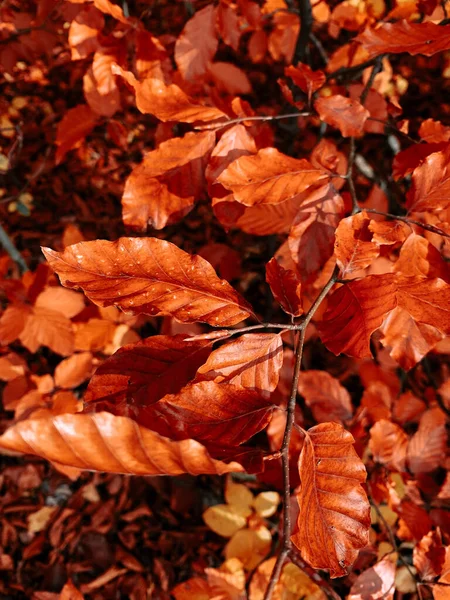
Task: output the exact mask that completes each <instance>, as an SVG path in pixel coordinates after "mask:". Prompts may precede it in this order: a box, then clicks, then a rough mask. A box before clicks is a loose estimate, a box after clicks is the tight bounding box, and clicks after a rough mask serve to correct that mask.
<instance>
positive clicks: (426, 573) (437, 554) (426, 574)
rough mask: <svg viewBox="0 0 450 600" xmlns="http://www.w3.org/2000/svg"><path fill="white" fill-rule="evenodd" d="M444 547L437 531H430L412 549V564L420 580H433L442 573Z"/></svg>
mask: <svg viewBox="0 0 450 600" xmlns="http://www.w3.org/2000/svg"><path fill="white" fill-rule="evenodd" d="M444 562H445V547H444V546H443V545H442V539H441V536H440V534H439V532H438V531H430V533H428V534H427V535H426V536H424V537H423V538H422V539H421V540H420V542H419V543H418V544H416V546H415V547H414V550H413V564H414V566H415V567H416V569H417V571H418V573H419V575H420V579H421V580H422V581H433V580H434V579H435V578H436V577H438V576H439V575H440V574H441V573H442V567H443V566H444Z"/></svg>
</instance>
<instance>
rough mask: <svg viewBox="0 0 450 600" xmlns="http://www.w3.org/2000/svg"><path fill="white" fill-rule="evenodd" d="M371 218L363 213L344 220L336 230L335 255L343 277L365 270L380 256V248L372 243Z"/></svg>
mask: <svg viewBox="0 0 450 600" xmlns="http://www.w3.org/2000/svg"><path fill="white" fill-rule="evenodd" d="M370 222H371V221H370V218H369V216H368V214H367V213H366V212H365V211H362V212H360V213H358V214H356V215H353V216H351V217H347V218H346V219H342V220H341V222H340V223H339V225H338V227H337V229H336V241H335V242H334V255H335V256H336V261H337V264H338V265H339V268H340V269H341V277H342V278H345V277H346V276H347V275H350V273H353V272H354V271H358V270H359V269H365V268H366V267H368V266H369V265H370V264H371V263H372V262H373V261H374V260H375V258H377V256H378V255H379V254H380V247H379V245H378V244H377V243H376V242H373V241H372V232H371V231H370V229H369V225H370Z"/></svg>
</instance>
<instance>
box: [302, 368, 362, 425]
mask: <svg viewBox="0 0 450 600" xmlns="http://www.w3.org/2000/svg"><path fill="white" fill-rule="evenodd" d="M298 392H299V394H301V395H302V396H303V397H304V399H305V402H306V404H307V406H309V407H310V408H311V411H312V414H313V416H314V418H315V420H316V421H318V422H319V423H320V422H324V421H337V422H338V423H342V422H343V421H347V420H349V419H351V418H352V413H353V410H352V402H351V398H350V394H349V393H348V391H347V390H346V389H345V387H343V386H342V385H341V384H340V382H339V381H338V380H337V379H335V378H334V377H332V376H331V375H330V374H329V373H327V372H326V371H314V370H309V371H304V372H301V373H300V376H299V380H298Z"/></svg>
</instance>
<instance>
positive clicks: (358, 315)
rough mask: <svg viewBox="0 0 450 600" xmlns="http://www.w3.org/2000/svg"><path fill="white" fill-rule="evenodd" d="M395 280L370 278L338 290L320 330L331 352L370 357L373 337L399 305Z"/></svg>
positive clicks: (378, 276)
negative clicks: (388, 315)
mask: <svg viewBox="0 0 450 600" xmlns="http://www.w3.org/2000/svg"><path fill="white" fill-rule="evenodd" d="M395 291H396V286H395V278H394V276H393V275H391V274H387V275H369V276H367V277H365V278H364V279H360V280H358V281H351V282H350V283H347V284H345V285H343V286H342V287H340V288H339V289H338V290H336V291H335V292H334V293H333V294H332V295H331V296H330V299H329V304H328V309H327V311H326V313H325V314H324V316H323V318H322V321H321V322H320V323H319V326H318V329H319V333H320V337H321V338H322V341H323V343H324V344H325V345H326V347H327V348H328V350H330V351H331V352H334V353H335V354H340V353H342V352H345V354H348V355H349V356H354V357H357V358H364V357H368V356H371V351H370V337H371V335H372V333H373V332H374V331H375V330H377V329H378V328H379V327H380V326H381V324H382V323H383V320H384V318H385V316H386V315H387V314H388V313H389V312H390V311H391V310H393V309H394V308H395V307H396V305H397V301H396V296H395Z"/></svg>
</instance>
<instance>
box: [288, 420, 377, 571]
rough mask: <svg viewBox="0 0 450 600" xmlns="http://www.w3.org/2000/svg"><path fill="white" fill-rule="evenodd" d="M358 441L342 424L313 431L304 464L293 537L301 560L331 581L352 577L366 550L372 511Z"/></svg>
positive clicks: (303, 455) (301, 464) (308, 436)
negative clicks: (351, 568) (360, 553)
mask: <svg viewBox="0 0 450 600" xmlns="http://www.w3.org/2000/svg"><path fill="white" fill-rule="evenodd" d="M353 443H354V439H353V437H352V435H351V434H350V433H349V432H348V431H345V429H343V428H342V427H341V425H338V424H337V423H322V424H321V425H317V426H316V427H313V428H311V429H309V430H308V432H307V433H306V437H305V443H304V445H303V449H302V453H301V455H300V460H299V472H300V480H301V489H300V494H299V496H298V502H299V508H300V513H299V519H298V523H297V525H298V531H297V532H296V533H294V535H293V536H292V541H293V543H294V544H295V545H296V546H297V548H298V549H299V550H300V552H301V555H302V558H304V560H305V561H307V562H308V563H309V564H310V565H311V566H312V567H314V568H315V569H328V570H329V571H330V575H331V577H341V576H342V575H345V574H346V572H347V567H348V566H350V565H351V564H352V563H353V562H354V561H355V560H356V557H357V555H358V550H359V549H360V548H363V547H364V546H366V545H367V543H368V540H369V528H370V514H369V513H370V506H369V502H368V500H367V497H366V494H365V492H364V490H363V488H362V486H361V483H363V482H364V481H365V480H366V470H365V468H364V465H363V463H362V461H361V460H360V458H359V457H358V455H357V454H356V452H355V450H354V448H353Z"/></svg>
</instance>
